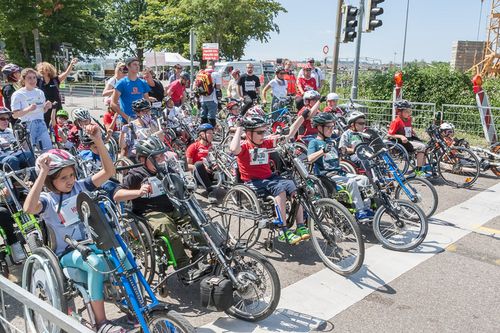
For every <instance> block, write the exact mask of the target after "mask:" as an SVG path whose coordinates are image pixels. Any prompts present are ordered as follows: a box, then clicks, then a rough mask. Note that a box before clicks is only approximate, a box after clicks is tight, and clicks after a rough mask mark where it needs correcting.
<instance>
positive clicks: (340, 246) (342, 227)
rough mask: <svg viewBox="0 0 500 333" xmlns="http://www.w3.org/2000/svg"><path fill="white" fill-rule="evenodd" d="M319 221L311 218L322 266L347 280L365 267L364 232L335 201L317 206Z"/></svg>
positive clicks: (316, 202) (326, 200) (315, 206)
mask: <svg viewBox="0 0 500 333" xmlns="http://www.w3.org/2000/svg"><path fill="white" fill-rule="evenodd" d="M314 209H315V212H316V215H317V217H318V219H317V220H314V218H313V214H308V215H309V221H308V223H309V229H310V230H311V237H312V243H313V246H314V249H315V250H316V252H317V253H318V255H319V256H320V258H321V260H322V261H323V263H324V264H325V265H326V267H328V268H329V269H331V270H332V271H334V272H335V273H338V274H341V275H344V276H348V275H351V274H353V273H355V272H357V271H358V270H359V269H360V267H361V266H362V265H363V261H364V257H365V245H364V241H363V237H362V236H361V230H360V229H359V226H358V224H357V223H356V221H355V220H354V217H353V216H352V214H351V213H349V211H348V210H347V208H345V207H344V206H342V205H341V204H340V203H338V202H337V201H336V200H333V199H320V200H317V201H315V202H314Z"/></svg>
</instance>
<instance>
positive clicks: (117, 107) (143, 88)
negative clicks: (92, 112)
mask: <svg viewBox="0 0 500 333" xmlns="http://www.w3.org/2000/svg"><path fill="white" fill-rule="evenodd" d="M125 65H126V66H127V69H128V73H127V76H126V77H124V78H123V79H121V80H120V81H118V83H117V84H116V87H115V90H114V91H113V95H112V96H111V107H112V108H113V111H115V112H117V113H118V114H119V115H120V118H121V119H120V120H121V121H123V122H127V123H128V122H129V121H130V120H133V119H135V118H136V115H135V113H134V112H133V111H132V103H133V102H134V101H136V100H138V99H141V98H145V99H147V100H149V91H150V90H151V88H150V87H149V85H148V84H147V83H146V81H144V80H142V79H140V78H139V76H138V74H139V59H137V58H135V57H131V58H128V59H127V60H126V61H125Z"/></svg>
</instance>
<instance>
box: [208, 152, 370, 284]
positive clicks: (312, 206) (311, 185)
mask: <svg viewBox="0 0 500 333" xmlns="http://www.w3.org/2000/svg"><path fill="white" fill-rule="evenodd" d="M276 150H277V151H278V152H279V155H280V157H281V158H282V161H283V165H284V170H287V172H286V173H284V174H283V175H285V176H287V174H288V177H289V178H290V179H293V180H294V181H295V182H296V184H297V192H296V195H295V196H293V197H292V198H291V200H290V202H289V205H288V207H287V216H288V217H287V219H286V221H284V220H283V218H282V217H281V216H280V214H279V209H278V206H277V204H276V203H275V201H274V198H273V197H272V196H266V193H265V192H262V191H256V190H255V189H254V188H252V187H250V186H248V185H246V184H238V185H235V186H233V187H231V188H230V189H229V191H228V192H227V194H226V195H225V197H224V199H223V201H222V207H221V208H220V211H221V212H239V213H233V214H228V215H226V216H225V217H224V219H223V223H224V227H225V228H226V229H227V230H229V233H230V235H231V237H232V238H233V240H234V241H235V242H238V243H241V244H244V246H245V247H252V246H254V245H255V244H256V243H257V241H258V240H259V239H260V236H261V232H262V230H263V229H268V230H269V232H268V235H267V237H266V238H265V240H264V246H265V247H266V249H268V250H273V249H274V239H275V237H276V232H277V231H280V230H281V229H282V228H283V227H287V228H290V227H291V226H292V225H293V224H294V222H295V220H296V216H297V215H296V214H297V208H298V207H299V205H302V207H303V209H304V216H305V220H306V222H307V225H308V227H309V229H310V232H311V237H312V242H313V246H314V249H315V250H316V252H317V253H318V255H319V256H320V258H321V260H322V261H323V263H324V264H325V266H327V267H328V268H329V269H331V270H333V271H334V272H336V273H338V274H341V275H345V276H347V275H350V274H353V273H355V272H356V271H358V270H359V268H360V267H361V266H362V264H363V260H364V250H365V248H364V242H363V239H362V236H361V232H360V229H359V226H358V225H357V224H356V222H355V220H354V218H353V216H352V214H350V212H349V211H348V210H347V209H346V208H345V207H344V206H342V205H341V204H340V203H338V202H337V201H336V200H334V199H331V198H327V194H326V193H325V189H324V187H323V186H322V184H321V182H320V180H319V179H318V178H316V177H315V176H313V175H310V174H309V172H308V171H307V168H306V166H305V165H304V163H303V162H302V160H301V157H300V156H297V151H296V150H297V148H296V146H295V145H294V144H293V143H282V144H280V145H279V146H278V148H276ZM213 209H215V210H216V211H217V210H219V209H218V208H213ZM275 213H276V216H277V218H276V216H275Z"/></svg>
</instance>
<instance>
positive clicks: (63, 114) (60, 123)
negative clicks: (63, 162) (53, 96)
mask: <svg viewBox="0 0 500 333" xmlns="http://www.w3.org/2000/svg"><path fill="white" fill-rule="evenodd" d="M50 117H51V120H50V123H51V125H52V129H53V131H54V138H55V141H56V144H57V145H58V146H60V147H61V148H64V149H70V148H71V147H73V146H74V142H73V139H74V138H73V136H74V135H73V133H74V132H75V131H76V129H75V127H76V126H75V125H73V124H72V123H71V122H69V121H68V118H69V114H68V112H67V111H65V110H63V109H61V110H58V111H57V112H56V109H52V114H51V115H50ZM68 139H70V140H68Z"/></svg>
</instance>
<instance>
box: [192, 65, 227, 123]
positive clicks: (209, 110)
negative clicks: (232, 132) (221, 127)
mask: <svg viewBox="0 0 500 333" xmlns="http://www.w3.org/2000/svg"><path fill="white" fill-rule="evenodd" d="M202 81H205V83H206V84H203V86H204V87H205V86H206V88H207V89H208V91H205V89H200V88H202V87H201V86H200V83H203V82H202ZM221 85H222V78H221V76H220V75H219V74H218V73H217V72H215V71H214V62H213V61H211V60H209V61H207V67H206V68H205V69H204V70H201V71H200V72H198V74H197V75H196V79H195V80H194V82H193V90H194V91H198V93H199V94H200V105H201V123H202V124H204V123H208V122H210V124H212V126H214V127H215V125H216V120H215V118H216V116H217V104H218V100H217V90H219V91H220V87H221ZM202 90H203V91H202ZM200 91H201V93H200Z"/></svg>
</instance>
